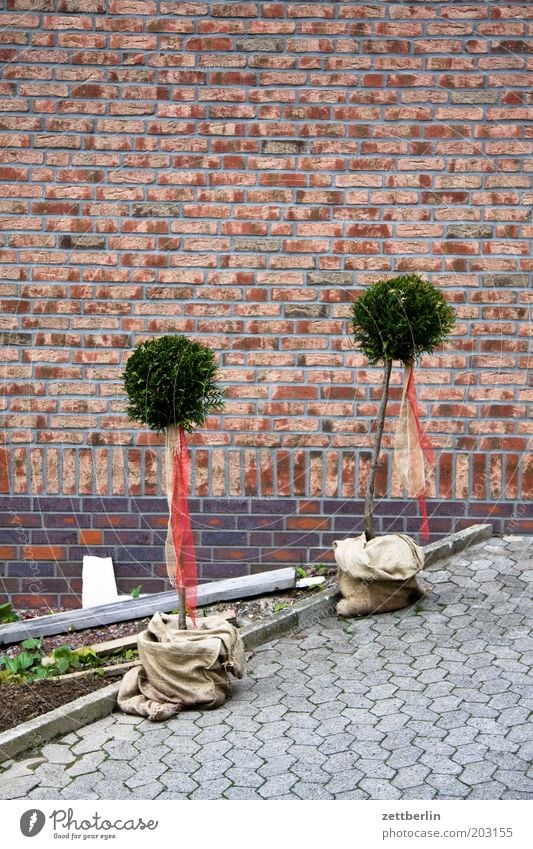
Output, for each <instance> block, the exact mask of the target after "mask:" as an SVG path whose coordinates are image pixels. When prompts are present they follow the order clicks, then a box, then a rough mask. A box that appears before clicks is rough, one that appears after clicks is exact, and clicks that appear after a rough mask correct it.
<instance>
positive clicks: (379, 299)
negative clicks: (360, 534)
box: [351, 274, 455, 540]
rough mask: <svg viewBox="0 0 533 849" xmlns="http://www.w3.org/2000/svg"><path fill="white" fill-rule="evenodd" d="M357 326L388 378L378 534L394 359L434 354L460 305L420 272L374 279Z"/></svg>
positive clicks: (358, 310) (359, 339)
mask: <svg viewBox="0 0 533 849" xmlns="http://www.w3.org/2000/svg"><path fill="white" fill-rule="evenodd" d="M351 321H352V330H353V338H354V341H355V344H356V346H357V347H358V348H360V349H361V351H362V352H363V354H365V355H366V356H367V357H368V361H369V363H370V365H377V364H379V363H383V368H384V379H383V392H382V396H381V403H380V407H379V411H378V417H377V427H376V435H375V440H374V447H373V452H372V459H371V463H370V471H369V475H368V481H367V488H366V499H365V534H366V538H367V539H368V540H370V539H373V538H374V536H375V534H374V489H375V481H376V469H377V464H378V458H379V452H380V448H381V440H382V436H383V427H384V423H385V413H386V408H387V401H388V397H389V382H390V375H391V370H392V364H393V362H394V360H400V361H401V362H402V363H403V364H404V365H405V366H406V367H410V366H412V364H413V363H414V361H415V359H416V358H417V357H419V356H420V355H421V354H423V353H431V351H433V350H434V348H435V347H436V346H437V345H439V344H440V343H441V342H442V341H443V340H444V339H445V338H446V336H447V335H448V334H449V333H450V331H451V330H452V328H453V326H454V324H455V310H454V309H453V307H451V306H450V305H449V304H448V303H447V302H446V300H445V299H444V297H443V295H442V294H441V292H439V290H438V289H436V288H435V286H433V285H432V284H431V283H429V282H428V281H427V280H422V279H421V278H420V277H418V275H416V274H410V275H402V276H400V277H394V278H392V279H391V280H379V281H378V282H376V283H373V284H372V285H371V286H370V287H369V288H368V289H367V290H366V291H365V292H364V293H363V294H362V295H360V296H359V297H358V298H357V300H356V301H355V302H354V304H353V307H352V315H351Z"/></svg>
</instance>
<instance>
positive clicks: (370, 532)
mask: <svg viewBox="0 0 533 849" xmlns="http://www.w3.org/2000/svg"><path fill="white" fill-rule="evenodd" d="M391 371H392V360H385V375H384V378H383V392H382V395H381V403H380V405H379V412H378V417H377V430H376V439H375V441H374V450H373V452H372V460H371V463H370V472H369V475H368V482H367V485H366V499H365V534H366V538H367V540H371V539H374V537H375V533H374V489H375V485H376V470H377V466H378V459H379V452H380V449H381V438H382V436H383V426H384V424H385V412H386V409H387V401H388V399H389V382H390V376H391Z"/></svg>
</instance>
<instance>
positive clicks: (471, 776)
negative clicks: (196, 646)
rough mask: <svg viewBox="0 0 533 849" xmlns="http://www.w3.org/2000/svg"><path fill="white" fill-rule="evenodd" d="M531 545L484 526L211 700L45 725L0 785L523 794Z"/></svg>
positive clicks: (13, 791)
mask: <svg viewBox="0 0 533 849" xmlns="http://www.w3.org/2000/svg"><path fill="white" fill-rule="evenodd" d="M532 545H533V542H532V541H530V540H527V539H524V538H519V537H506V538H504V539H503V540H502V539H492V540H490V542H489V543H486V544H483V545H481V546H477V547H476V548H474V549H471V550H470V551H468V552H466V553H463V554H462V555H459V556H456V557H454V558H453V559H452V560H450V561H448V562H446V563H445V564H444V565H442V564H436V565H435V567H433V569H432V570H431V571H428V572H426V573H424V578H425V582H426V584H427V585H430V586H431V588H432V591H431V593H430V594H429V595H428V596H427V597H426V598H425V599H424V600H423V601H422V602H421V603H420V604H418V605H417V606H416V607H415V608H411V609H409V610H403V611H398V612H397V613H393V614H386V615H382V616H374V617H369V618H367V619H359V620H347V621H341V620H337V619H336V618H335V617H330V618H328V619H326V620H323V621H321V622H318V623H316V624H315V625H313V626H311V627H309V628H308V629H307V630H306V631H305V632H300V633H297V634H292V635H291V636H288V637H284V638H283V639H280V640H277V641H276V642H273V643H270V644H269V645H266V646H263V647H262V648H260V649H258V650H256V651H255V652H254V653H252V654H251V656H250V660H249V671H248V677H247V678H246V679H245V680H244V681H241V682H238V683H237V684H236V685H235V687H234V694H233V698H232V700H231V701H229V702H228V703H227V704H226V705H225V706H224V707H222V708H220V709H218V710H216V711H213V712H205V713H199V712H194V713H184V714H181V715H180V716H178V717H176V718H174V719H172V720H170V721H169V722H166V723H164V724H152V723H149V722H148V721H146V720H140V719H138V718H137V717H132V716H125V715H122V714H113V715H112V716H109V717H106V718H105V719H102V720H99V721H98V722H94V723H92V724H91V725H89V726H87V727H85V728H83V729H82V730H81V731H80V732H79V733H75V734H67V735H66V736H64V737H61V738H58V739H57V740H56V741H54V742H52V743H49V744H47V745H45V746H44V747H43V748H42V751H41V752H40V753H36V754H35V755H34V756H33V757H29V756H28V755H25V756H24V757H23V758H22V759H20V760H18V761H15V762H9V763H7V764H5V765H4V767H5V769H4V770H3V771H2V772H1V773H0V796H1V798H4V799H5V798H31V799H47V798H51V799H156V798H157V799H219V798H224V799H369V798H371V799H434V798H435V799H528V798H533V768H532V767H531V756H532V754H533V725H532V724H531V722H529V719H530V717H531V710H532V707H533V698H532V690H533V687H532V678H531V676H532V667H533V636H532V634H531V633H530V630H529V627H528V625H529V624H530V620H529V621H528V615H529V616H530V615H531V606H530V599H531V586H532V582H533V562H532V558H531V548H532ZM528 547H529V552H528Z"/></svg>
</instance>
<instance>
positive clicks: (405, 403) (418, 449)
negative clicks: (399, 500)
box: [394, 362, 435, 539]
mask: <svg viewBox="0 0 533 849" xmlns="http://www.w3.org/2000/svg"><path fill="white" fill-rule="evenodd" d="M434 465H435V452H434V450H433V447H432V445H431V442H430V441H429V438H428V436H427V434H426V432H425V431H424V430H423V428H422V425H421V424H420V417H419V412H418V403H417V398H416V385H415V375H414V368H413V363H412V362H409V363H405V375H404V388H403V395H402V403H401V407H400V418H399V421H398V427H397V429H396V437H395V442H394V468H395V471H396V472H397V474H398V476H399V478H400V480H401V482H402V483H403V485H404V487H405V488H406V490H407V492H408V494H409V497H411V498H417V499H418V503H419V505H420V513H421V515H422V526H421V529H420V534H421V536H422V539H427V538H428V537H429V525H428V517H427V509H426V498H427V496H428V489H429V485H428V480H427V474H428V471H429V469H431V468H433V466H434Z"/></svg>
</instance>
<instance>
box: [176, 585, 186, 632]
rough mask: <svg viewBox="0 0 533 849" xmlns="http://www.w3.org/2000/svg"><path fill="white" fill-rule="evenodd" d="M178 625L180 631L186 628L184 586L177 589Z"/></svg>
mask: <svg viewBox="0 0 533 849" xmlns="http://www.w3.org/2000/svg"><path fill="white" fill-rule="evenodd" d="M178 627H179V628H180V630H181V631H186V630H187V604H186V595H185V587H180V588H179V589H178Z"/></svg>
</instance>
